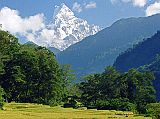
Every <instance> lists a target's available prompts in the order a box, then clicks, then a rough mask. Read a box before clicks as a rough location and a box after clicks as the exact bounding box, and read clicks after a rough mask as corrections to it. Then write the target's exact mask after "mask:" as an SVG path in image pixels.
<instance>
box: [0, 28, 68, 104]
mask: <svg viewBox="0 0 160 119" xmlns="http://www.w3.org/2000/svg"><path fill="white" fill-rule="evenodd" d="M68 68H69V67H68ZM65 69H66V68H62V66H60V65H59V64H58V63H57V61H56V59H55V56H54V54H53V53H52V52H51V51H49V50H48V49H46V48H44V47H34V46H33V45H29V44H28V45H21V44H19V43H18V39H17V38H16V37H14V36H13V35H11V34H9V33H8V32H4V31H0V85H1V87H2V88H3V89H4V92H5V95H4V96H3V97H4V100H5V101H6V102H11V101H16V102H30V103H41V104H49V105H56V104H59V103H60V102H61V101H62V99H63V98H64V97H65V95H67V92H66V87H65V86H66V85H67V83H68V81H67V80H68V79H67V78H66V77H67V72H68V71H69V69H66V70H67V72H66V71H65ZM0 99H1V98H0Z"/></svg>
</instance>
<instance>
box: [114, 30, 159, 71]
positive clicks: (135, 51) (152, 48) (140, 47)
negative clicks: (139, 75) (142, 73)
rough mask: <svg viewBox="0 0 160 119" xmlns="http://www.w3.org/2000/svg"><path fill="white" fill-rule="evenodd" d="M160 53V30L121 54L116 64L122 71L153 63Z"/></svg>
mask: <svg viewBox="0 0 160 119" xmlns="http://www.w3.org/2000/svg"><path fill="white" fill-rule="evenodd" d="M159 53H160V31H158V32H157V33H156V34H155V35H154V36H152V37H151V38H148V39H144V41H143V42H140V43H138V44H137V45H134V47H133V48H130V49H128V50H126V51H125V52H124V53H122V54H120V55H119V56H118V57H117V59H116V61H115V63H114V66H115V67H116V68H117V69H118V70H120V71H127V70H128V69H130V68H138V67H139V66H142V65H145V64H149V63H151V62H152V61H153V60H154V59H155V57H156V55H157V54H159Z"/></svg>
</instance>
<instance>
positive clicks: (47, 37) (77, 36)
mask: <svg viewBox="0 0 160 119" xmlns="http://www.w3.org/2000/svg"><path fill="white" fill-rule="evenodd" d="M98 31H100V28H99V26H96V25H89V24H88V22H87V21H86V20H83V19H80V18H77V17H76V16H75V15H74V13H73V12H72V11H71V9H69V8H68V7H67V6H66V5H65V4H61V5H60V6H56V9H55V11H54V15H53V21H52V23H50V24H49V25H47V27H46V28H45V29H43V30H42V31H41V33H40V34H39V38H38V39H39V40H37V42H36V43H37V44H39V45H43V46H46V47H55V48H57V49H59V50H61V51H63V50H65V49H66V48H68V47H69V46H70V45H73V44H75V43H77V42H79V41H81V40H82V39H84V38H85V37H87V36H90V35H94V34H95V33H97V32H98ZM40 39H42V41H40Z"/></svg>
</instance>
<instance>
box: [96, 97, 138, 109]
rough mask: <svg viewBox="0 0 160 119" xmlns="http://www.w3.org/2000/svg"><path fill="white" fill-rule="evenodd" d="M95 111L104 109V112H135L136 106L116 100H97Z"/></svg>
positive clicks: (125, 101)
mask: <svg viewBox="0 0 160 119" xmlns="http://www.w3.org/2000/svg"><path fill="white" fill-rule="evenodd" d="M96 106H97V109H103V110H104V109H105V110H121V111H132V112H135V111H136V105H135V104H133V103H130V102H129V100H128V99H127V98H126V99H122V98H119V99H118V98H116V99H111V100H108V101H107V100H99V101H97V104H96Z"/></svg>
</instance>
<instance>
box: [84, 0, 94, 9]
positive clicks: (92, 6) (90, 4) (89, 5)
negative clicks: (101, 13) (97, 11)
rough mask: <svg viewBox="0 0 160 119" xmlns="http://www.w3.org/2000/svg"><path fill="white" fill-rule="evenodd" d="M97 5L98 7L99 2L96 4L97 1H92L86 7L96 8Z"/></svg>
mask: <svg viewBox="0 0 160 119" xmlns="http://www.w3.org/2000/svg"><path fill="white" fill-rule="evenodd" d="M96 7H97V4H96V2H93V1H91V2H89V3H88V4H86V5H85V8H86V9H91V8H96Z"/></svg>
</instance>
